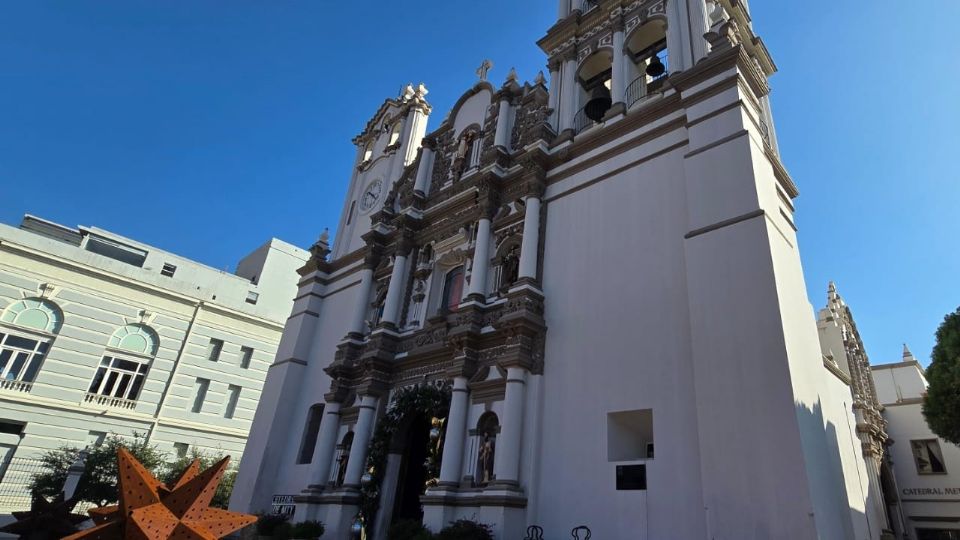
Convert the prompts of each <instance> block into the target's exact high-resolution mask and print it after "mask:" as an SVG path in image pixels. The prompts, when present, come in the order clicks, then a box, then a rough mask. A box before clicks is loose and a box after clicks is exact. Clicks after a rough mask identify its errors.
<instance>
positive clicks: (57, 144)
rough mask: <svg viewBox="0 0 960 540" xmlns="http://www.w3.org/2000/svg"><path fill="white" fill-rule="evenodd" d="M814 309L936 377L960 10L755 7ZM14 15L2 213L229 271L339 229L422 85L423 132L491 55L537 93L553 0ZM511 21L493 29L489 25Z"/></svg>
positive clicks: (214, 4)
mask: <svg viewBox="0 0 960 540" xmlns="http://www.w3.org/2000/svg"><path fill="white" fill-rule="evenodd" d="M751 4H752V8H753V10H754V13H753V17H754V20H755V26H756V29H757V31H758V33H759V34H760V35H761V36H762V37H763V38H764V40H765V41H766V43H767V46H768V48H769V49H770V50H771V52H772V54H773V56H774V59H775V60H776V62H777V64H778V66H779V68H780V73H779V74H777V75H776V76H775V77H774V78H773V80H772V86H773V89H774V92H773V100H774V114H775V118H776V124H777V129H778V134H779V138H780V146H781V151H782V154H783V159H784V162H785V164H786V166H787V168H788V169H789V170H790V172H791V174H792V175H793V177H794V179H795V181H796V182H797V184H798V185H799V186H800V190H801V196H800V198H799V199H798V200H797V201H796V204H797V210H798V214H797V221H798V225H799V227H800V240H801V253H802V256H803V262H804V269H805V275H806V279H807V285H808V288H809V294H810V298H811V301H812V302H813V304H814V306H815V307H818V308H819V307H820V306H821V305H822V304H823V302H824V299H825V291H826V285H827V282H828V281H829V280H831V279H832V280H835V281H836V282H837V284H838V286H839V288H840V292H841V294H843V296H844V297H845V298H846V300H847V301H848V303H849V304H850V305H851V307H852V309H853V310H854V315H855V317H856V319H857V323H858V326H859V329H860V331H861V333H862V335H863V337H864V340H865V342H866V346H867V350H868V352H869V353H870V355H871V358H872V360H873V362H874V363H885V362H891V361H896V360H898V359H899V356H900V347H901V343H902V342H907V343H909V344H910V345H911V348H912V349H913V351H914V353H915V354H916V355H917V357H918V358H920V359H921V360H922V361H923V362H924V363H927V361H928V357H929V353H930V349H931V347H932V345H933V333H934V331H935V330H936V327H937V325H938V324H939V322H940V320H941V319H942V317H943V315H944V314H945V313H947V312H948V311H952V310H954V309H956V307H957V306H958V304H960V295H958V289H960V288H958V286H957V276H958V275H960V250H958V249H957V247H956V246H957V241H956V236H957V226H956V220H957V217H956V216H957V210H956V207H957V203H958V201H960V182H958V181H960V178H958V173H957V166H956V157H957V153H958V152H960V137H958V135H957V126H958V123H960V104H958V96H960V91H958V79H960V75H958V71H960V70H958V69H957V68H958V67H960V60H958V58H960V41H958V40H956V39H955V21H957V20H960V2H956V1H955V0H927V1H925V2H920V3H918V5H917V8H916V9H906V8H904V5H903V4H902V2H894V1H893V0H879V1H875V2H870V3H869V7H867V6H866V5H865V4H864V3H863V2H837V1H836V0H805V1H803V2H799V1H796V0H794V1H789V0H787V1H784V0H776V1H774V0H753V2H751ZM397 6H398V4H397V3H395V2H385V1H373V2H330V1H320V0H315V1H310V2H308V1H279V0H277V1H267V0H258V1H252V0H232V1H226V0H223V1H208V0H192V1H190V2H186V1H181V2H157V1H143V0H97V1H93V0H90V1H84V2H77V1H73V0H62V1H59V2H52V1H43V0H33V1H30V2H6V3H4V5H3V9H2V17H0V186H2V188H0V193H2V200H3V204H2V205H0V221H2V222H5V223H9V224H16V223H19V220H20V218H21V216H22V215H23V214H24V213H32V214H36V215H39V216H41V217H45V218H47V219H51V220H54V221H58V222H61V223H64V224H67V225H76V224H83V225H96V226H99V227H102V228H105V229H109V230H113V231H115V232H118V233H120V234H124V235H126V236H129V237H132V238H135V239H137V240H140V241H142V242H146V243H149V244H153V245H156V246H158V247H161V248H164V249H167V250H169V251H173V252H175V253H178V254H181V255H184V256H187V257H191V258H194V259H197V260H199V261H202V262H205V263H207V264H210V265H212V266H216V267H219V268H224V267H229V268H231V269H232V268H233V265H234V264H235V262H236V261H237V260H239V259H240V257H242V256H243V255H244V254H246V253H247V252H249V251H251V250H253V249H254V248H255V247H256V246H258V245H259V244H261V243H262V242H264V241H265V240H266V239H268V238H269V237H271V236H276V237H279V238H282V239H284V240H287V241H289V242H293V243H295V244H298V245H301V246H304V247H306V246H309V245H310V244H311V243H312V241H313V240H314V239H315V238H316V236H317V234H318V233H319V231H320V230H322V229H323V227H330V228H331V229H332V228H333V227H334V226H335V225H336V223H337V220H338V218H339V212H340V210H341V204H342V200H343V196H344V191H345V189H346V187H347V182H348V180H349V174H350V167H351V162H352V159H353V157H354V148H353V146H352V144H351V143H350V139H351V138H352V137H353V136H354V135H356V134H357V133H358V132H359V131H360V130H361V129H362V127H363V125H364V124H365V123H366V121H367V120H368V119H369V117H370V116H371V115H372V114H373V113H374V112H375V110H376V109H377V107H378V106H379V105H380V103H382V102H383V100H384V99H385V98H387V97H392V96H394V95H396V93H397V92H398V90H399V89H400V87H401V86H402V85H403V84H405V83H407V82H413V83H418V82H421V81H422V82H424V83H426V84H427V87H428V88H429V89H430V95H429V99H430V101H431V103H432V104H433V105H434V116H433V119H432V121H431V124H430V125H431V126H432V127H436V126H437V125H438V124H439V122H440V121H441V120H442V118H443V117H444V116H445V115H446V112H447V110H448V109H449V108H450V106H451V105H452V104H453V103H454V102H455V101H456V99H457V98H458V97H459V96H460V94H461V93H462V92H463V91H464V90H466V89H467V88H468V87H469V86H470V85H471V84H472V83H473V81H474V80H475V75H474V70H475V69H476V67H477V66H478V65H479V64H480V62H481V60H482V59H484V58H490V59H491V60H493V62H494V64H495V67H494V69H493V71H492V72H491V78H492V79H493V80H494V81H496V82H499V81H502V80H503V78H504V77H505V75H506V73H507V70H508V69H509V68H510V67H511V66H515V67H516V68H517V71H518V72H519V73H520V75H521V78H524V79H533V77H534V76H535V75H536V72H537V71H538V70H540V69H543V65H544V63H545V58H544V57H543V55H542V53H541V52H540V51H539V50H538V49H537V47H536V45H535V41H536V40H537V39H538V38H539V37H541V36H542V35H543V33H544V32H545V30H546V29H547V27H549V26H550V25H551V24H552V23H553V21H554V18H555V15H556V8H555V3H554V1H553V0H523V1H518V0H488V1H485V2H466V1H455V2H451V1H449V0H428V1H423V2H418V3H416V4H415V6H414V5H409V6H406V5H405V7H397ZM500 13H504V14H510V17H509V18H500V17H498V14H500Z"/></svg>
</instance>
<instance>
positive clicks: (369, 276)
mask: <svg viewBox="0 0 960 540" xmlns="http://www.w3.org/2000/svg"><path fill="white" fill-rule="evenodd" d="M359 287H360V290H359V291H357V304H356V306H355V307H354V308H353V309H354V311H353V320H352V321H351V323H350V330H349V332H350V333H351V334H357V335H360V336H363V335H364V334H365V333H366V318H367V311H368V308H369V307H370V306H369V304H370V291H371V289H372V288H373V265H366V266H364V268H363V270H361V271H360V286H359Z"/></svg>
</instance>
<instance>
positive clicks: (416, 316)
mask: <svg viewBox="0 0 960 540" xmlns="http://www.w3.org/2000/svg"><path fill="white" fill-rule="evenodd" d="M431 273H433V249H432V246H430V245H427V246H425V247H424V248H423V250H422V251H421V252H420V256H419V257H418V260H417V267H416V269H414V271H413V291H412V294H411V295H410V312H409V313H410V315H409V316H408V317H407V327H416V326H417V325H418V324H420V317H421V315H422V313H421V312H422V311H423V309H424V308H423V303H424V300H425V299H426V297H427V278H429V277H430V274H431Z"/></svg>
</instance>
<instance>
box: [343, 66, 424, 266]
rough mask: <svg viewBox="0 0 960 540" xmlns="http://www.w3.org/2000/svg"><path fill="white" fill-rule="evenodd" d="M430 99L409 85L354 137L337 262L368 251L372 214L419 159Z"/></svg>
mask: <svg viewBox="0 0 960 540" xmlns="http://www.w3.org/2000/svg"><path fill="white" fill-rule="evenodd" d="M426 95H427V88H426V87H425V86H424V85H423V84H420V85H418V86H414V85H412V84H408V85H407V86H405V87H404V88H403V90H402V91H401V92H400V95H399V96H397V97H396V98H394V99H388V100H386V101H384V103H383V105H381V106H380V109H378V110H377V113H376V114H374V115H373V118H371V119H370V121H369V122H367V125H366V127H365V128H364V130H363V132H362V133H360V134H359V135H357V136H356V137H354V139H353V144H355V145H356V147H357V155H356V158H355V160H354V164H353V174H352V176H351V180H350V187H349V188H348V190H347V197H346V201H345V202H344V206H343V211H342V212H341V214H340V224H339V226H338V227H337V237H336V240H335V241H334V244H333V245H334V249H333V256H332V258H333V259H337V258H338V257H340V256H342V255H344V254H347V253H350V252H352V251H355V250H357V249H359V248H361V247H363V246H364V241H363V238H362V236H363V235H364V234H365V233H367V232H368V231H369V230H370V219H369V216H370V214H371V213H373V212H375V211H376V210H377V209H379V208H381V207H382V206H383V202H384V199H385V197H386V196H387V195H388V193H389V192H390V190H391V188H392V187H393V185H394V183H395V182H396V181H397V179H398V178H400V176H401V175H402V174H403V171H404V169H405V168H406V167H407V166H408V165H410V164H411V163H412V162H413V161H414V160H415V159H416V157H417V152H418V151H419V149H420V143H421V141H422V140H423V136H424V134H425V132H426V129H427V117H428V116H430V111H431V108H430V105H429V104H428V103H427V100H426Z"/></svg>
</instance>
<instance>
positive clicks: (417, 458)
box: [391, 414, 430, 523]
mask: <svg viewBox="0 0 960 540" xmlns="http://www.w3.org/2000/svg"><path fill="white" fill-rule="evenodd" d="M398 435H400V437H401V440H400V441H398V442H400V443H401V447H402V448H403V460H402V461H401V462H400V472H399V477H398V478H397V495H396V498H395V499H394V503H393V518H392V519H391V522H392V523H396V522H398V521H403V520H411V519H412V520H415V521H420V520H421V519H423V507H422V506H421V505H420V496H421V495H423V492H424V489H425V487H426V483H427V467H426V464H425V462H426V460H427V456H428V452H429V444H430V420H429V419H428V418H427V417H426V416H425V415H423V414H418V415H417V416H416V417H414V418H413V419H412V420H411V421H410V423H409V424H408V426H407V429H406V433H405V434H399V433H398Z"/></svg>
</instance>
